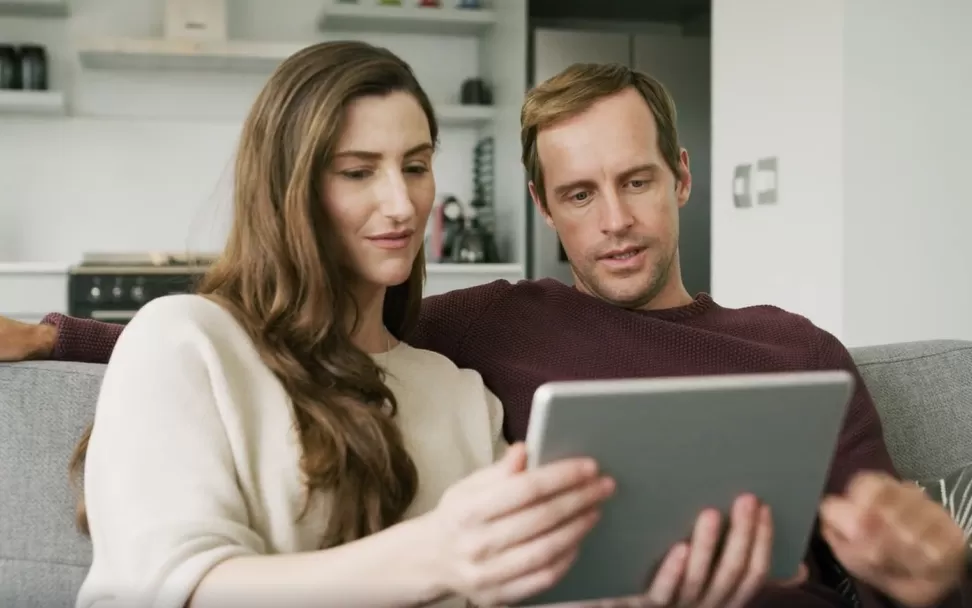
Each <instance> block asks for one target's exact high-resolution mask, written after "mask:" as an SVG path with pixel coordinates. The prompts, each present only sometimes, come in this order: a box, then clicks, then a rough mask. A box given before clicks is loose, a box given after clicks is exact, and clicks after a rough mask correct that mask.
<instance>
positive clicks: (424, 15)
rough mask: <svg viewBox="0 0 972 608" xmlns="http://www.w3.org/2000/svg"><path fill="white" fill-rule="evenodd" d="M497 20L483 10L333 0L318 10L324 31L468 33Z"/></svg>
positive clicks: (479, 31) (491, 13) (319, 22)
mask: <svg viewBox="0 0 972 608" xmlns="http://www.w3.org/2000/svg"><path fill="white" fill-rule="evenodd" d="M495 23H496V13H495V12H494V11H491V10H485V9H461V8H450V7H447V6H443V7H439V8H436V7H416V6H394V5H368V4H356V3H341V2H333V0H332V3H331V4H329V5H328V6H327V7H325V8H324V10H323V11H322V12H321V16H320V18H319V19H318V26H319V27H320V29H321V30H323V31H326V32H337V31H357V32H377V33H385V34H437V35H440V36H471V35H479V34H482V33H484V32H485V31H486V30H488V29H489V28H491V27H492V26H493V25H494V24H495Z"/></svg>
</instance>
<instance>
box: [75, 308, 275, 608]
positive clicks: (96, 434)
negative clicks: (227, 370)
mask: <svg viewBox="0 0 972 608" xmlns="http://www.w3.org/2000/svg"><path fill="white" fill-rule="evenodd" d="M208 345H209V341H208V340H207V338H206V335H205V331H204V327H202V326H201V325H200V323H199V322H198V321H194V320H193V319H192V318H187V316H186V315H185V311H184V309H181V308H173V309H167V308H166V307H157V306H155V305H154V304H152V303H150V304H148V305H147V306H146V307H145V308H143V310H142V311H140V312H139V314H138V315H136V317H135V319H134V320H133V321H132V322H131V323H130V324H129V325H128V326H127V327H126V329H125V331H124V332H123V333H122V334H121V337H120V338H119V340H118V344H117V346H116V347H115V352H114V355H113V357H112V360H111V362H110V363H109V365H108V368H107V369H106V372H105V376H104V380H103V384H102V389H101V393H100V396H99V399H98V404H97V409H96V413H95V419H94V429H93V433H92V435H91V441H90V445H89V449H88V454H87V461H86V464H85V480H84V492H85V500H86V503H87V510H88V518H89V526H90V530H91V541H92V549H93V561H92V564H91V569H90V571H89V574H88V577H87V579H86V580H85V582H84V584H83V586H82V588H81V591H80V593H79V596H78V602H77V607H78V608H90V607H92V606H94V605H100V603H102V602H104V603H111V604H112V605H116V604H117V605H125V606H149V605H151V606H156V607H157V608H182V607H183V606H184V605H185V604H186V602H187V600H188V598H189V597H190V596H191V594H192V593H193V591H194V590H195V588H196V586H197V585H198V584H199V582H200V581H201V580H202V578H203V577H204V576H205V575H206V573H207V572H208V571H209V570H210V569H211V568H213V567H214V566H216V565H217V564H219V563H220V562H222V561H224V560H227V559H229V558H232V557H236V556H242V555H252V554H260V553H263V552H264V551H265V547H264V544H263V541H262V539H261V538H260V537H259V536H258V535H257V534H256V533H255V532H253V531H252V530H251V529H250V527H249V525H248V516H247V506H246V504H245V502H244V499H243V497H242V495H241V492H240V490H239V488H238V486H237V483H236V468H235V464H234V458H233V454H232V451H231V448H230V442H229V440H228V438H227V434H226V430H225V426H224V424H223V416H222V415H221V411H220V409H219V408H218V402H217V400H216V397H215V396H214V391H213V389H212V386H211V384H210V378H211V377H213V376H214V374H213V370H214V367H216V366H218V360H217V356H216V355H214V354H213V350H212V349H211V348H209V347H208ZM224 407H225V406H224Z"/></svg>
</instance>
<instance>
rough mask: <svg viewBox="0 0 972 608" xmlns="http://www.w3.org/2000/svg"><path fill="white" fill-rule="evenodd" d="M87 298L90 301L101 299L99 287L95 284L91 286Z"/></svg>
mask: <svg viewBox="0 0 972 608" xmlns="http://www.w3.org/2000/svg"><path fill="white" fill-rule="evenodd" d="M88 298H89V299H90V300H91V301H92V302H96V301H98V300H99V299H101V288H100V287H98V286H97V285H95V286H94V287H92V288H91V291H89V292H88Z"/></svg>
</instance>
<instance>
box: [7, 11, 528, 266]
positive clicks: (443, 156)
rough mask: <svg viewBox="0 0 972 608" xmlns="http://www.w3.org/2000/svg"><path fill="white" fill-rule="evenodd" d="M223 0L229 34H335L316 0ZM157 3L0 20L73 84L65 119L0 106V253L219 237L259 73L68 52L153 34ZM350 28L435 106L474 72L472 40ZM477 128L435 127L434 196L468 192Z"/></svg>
mask: <svg viewBox="0 0 972 608" xmlns="http://www.w3.org/2000/svg"><path fill="white" fill-rule="evenodd" d="M230 4H231V15H232V19H231V23H230V36H231V37H234V38H245V39H254V40H267V41H275V42H295V43H301V42H308V43H309V42H314V41H317V40H320V39H327V38H337V37H340V36H333V35H330V36H322V35H321V34H320V33H319V32H318V31H317V29H316V25H315V24H316V17H317V15H318V13H319V11H320V8H321V6H322V4H323V2H322V1H321V0H287V2H286V3H285V4H286V10H281V3H278V2H266V1H265V0H233V2H231V3H230ZM161 11H162V3H161V1H160V0H74V1H73V3H72V16H71V18H70V19H68V20H30V19H10V18H8V19H2V18H0V40H6V41H18V42H20V41H23V42H39V43H42V44H45V45H47V46H48V47H49V48H50V49H51V50H52V52H53V54H54V61H55V64H54V66H53V67H52V70H53V72H54V73H53V86H55V87H57V88H64V89H66V90H68V91H69V92H70V93H71V99H72V101H73V104H72V114H73V115H74V116H72V117H71V118H67V119H64V118H62V119H56V118H50V119H38V118H32V119H28V118H23V117H2V116H0V261H31V262H35V261H59V262H60V261H68V262H69V261H74V260H76V259H78V257H79V256H80V255H81V253H82V252H84V251H91V250H98V251H132V250H135V251H143V250H147V249H161V250H182V249H185V248H186V247H189V248H191V249H194V250H200V249H202V250H213V249H217V248H218V247H220V246H221V244H222V234H223V230H222V228H223V226H224V225H225V219H226V212H227V210H228V208H229V188H228V185H229V179H230V173H229V171H230V167H231V164H230V163H231V157H232V152H233V148H234V145H235V142H236V138H237V135H238V130H239V124H240V117H241V116H242V114H243V113H244V112H245V110H246V108H247V107H248V106H249V103H250V101H251V100H252V98H253V97H254V95H255V94H256V92H257V90H258V89H259V87H260V86H261V85H262V83H263V82H264V81H265V79H266V75H239V74H202V73H198V74H175V73H163V72H153V73H144V72H98V71H92V70H82V69H81V67H80V66H79V64H78V60H77V55H76V53H75V49H74V43H73V41H74V40H76V39H77V37H79V36H87V35H91V34H95V33H100V34H107V35H119V36H135V37H138V36H159V35H161ZM358 37H359V38H361V39H364V40H367V41H369V42H375V43H380V44H383V45H385V46H387V47H389V48H391V49H392V50H393V51H395V52H397V53H399V54H400V55H401V56H402V57H403V58H404V59H405V60H406V61H408V62H410V63H411V64H412V66H413V67H414V69H415V70H416V72H417V73H418V76H419V78H420V80H421V82H422V84H423V85H424V86H425V87H426V89H427V90H428V91H429V93H430V95H431V97H432V98H433V100H434V101H436V102H449V101H453V102H455V101H456V98H457V95H458V91H459V86H460V83H461V82H462V80H464V79H465V78H468V77H471V76H475V75H477V74H478V73H479V71H480V64H479V61H480V60H479V42H477V41H476V40H475V39H472V38H449V37H435V36H400V35H399V36H392V35H380V36H379V35H371V36H368V35H362V36H358ZM524 44H525V43H524ZM516 51H517V49H516V47H515V45H511V47H510V52H511V53H515V52H516ZM446 58H447V59H448V60H447V61H446V60H444V59H446ZM520 63H521V64H522V63H523V61H522V55H521V61H520ZM514 65H515V63H514ZM522 69H523V68H521V70H522ZM524 85H525V82H524ZM478 136H479V134H478V133H477V132H476V131H475V130H472V129H447V130H445V131H444V132H443V133H442V137H441V141H442V152H441V153H440V154H439V155H438V157H437V159H436V167H435V170H436V177H437V179H438V185H439V192H440V194H445V193H453V194H457V195H458V196H459V197H460V198H464V199H466V200H468V198H469V196H470V194H471V189H472V148H473V146H474V144H475V142H476V140H477V138H478ZM518 177H519V176H518ZM502 221H503V223H504V228H506V229H507V230H508V229H510V228H511V223H512V222H514V221H516V218H513V219H511V214H510V213H509V212H506V213H505V214H504V215H503V218H502Z"/></svg>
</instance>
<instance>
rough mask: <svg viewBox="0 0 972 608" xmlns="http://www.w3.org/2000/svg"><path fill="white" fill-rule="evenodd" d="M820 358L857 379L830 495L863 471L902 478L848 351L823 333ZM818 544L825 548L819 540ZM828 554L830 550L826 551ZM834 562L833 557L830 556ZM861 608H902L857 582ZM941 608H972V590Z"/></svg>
mask: <svg viewBox="0 0 972 608" xmlns="http://www.w3.org/2000/svg"><path fill="white" fill-rule="evenodd" d="M817 344H818V351H817V352H818V357H819V359H818V360H819V362H820V368H821V369H843V370H847V371H849V372H851V373H852V374H853V375H854V380H855V384H856V388H855V389H854V395H853V397H852V398H851V402H850V405H849V407H848V411H847V415H846V417H845V419H844V426H843V429H842V430H841V433H840V437H839V438H838V440H837V452H836V454H835V456H834V461H833V462H834V464H833V467H832V469H831V475H830V479H829V480H828V482H827V492H828V493H842V492H843V491H844V489H845V488H846V487H847V484H848V482H850V480H851V479H852V478H853V477H854V475H856V474H857V473H860V472H862V471H881V472H884V473H886V474H889V475H892V476H894V477H896V478H900V476H899V475H898V473H897V471H896V470H895V468H894V464H893V462H892V460H891V455H890V454H889V453H888V449H887V446H886V445H885V443H884V432H883V429H882V426H881V418H880V416H879V415H878V412H877V408H876V407H875V406H874V401H873V399H872V398H871V394H870V392H869V391H868V389H867V386H865V384H864V379H863V377H862V376H861V374H860V371H859V370H858V369H857V366H856V365H855V364H854V360H853V358H852V357H851V354H850V353H849V352H848V351H847V349H846V348H845V347H844V346H843V344H841V343H840V341H839V340H837V338H835V337H834V336H832V335H831V334H829V333H827V332H824V331H822V330H821V331H820V336H819V340H818V341H817ZM816 540H817V542H819V543H820V544H823V540H822V539H821V538H820V537H819V536H818V537H817V539H816ZM827 552H828V553H829V548H827ZM829 557H830V559H833V556H832V554H831V555H830V556H829ZM854 588H855V590H856V592H857V597H858V601H859V602H860V603H859V606H860V608H900V605H899V604H898V603H897V602H894V601H892V600H890V599H888V598H887V597H885V596H884V595H883V594H881V593H878V592H877V591H875V590H874V589H872V588H870V587H868V586H867V585H864V584H862V583H860V582H857V581H854ZM937 606H938V607H939V608H972V586H970V584H969V582H968V581H963V584H962V587H961V588H960V589H958V590H956V591H955V592H954V593H953V594H951V595H950V596H948V597H946V598H945V599H944V600H943V601H942V602H940V603H939V604H938V605H937Z"/></svg>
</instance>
